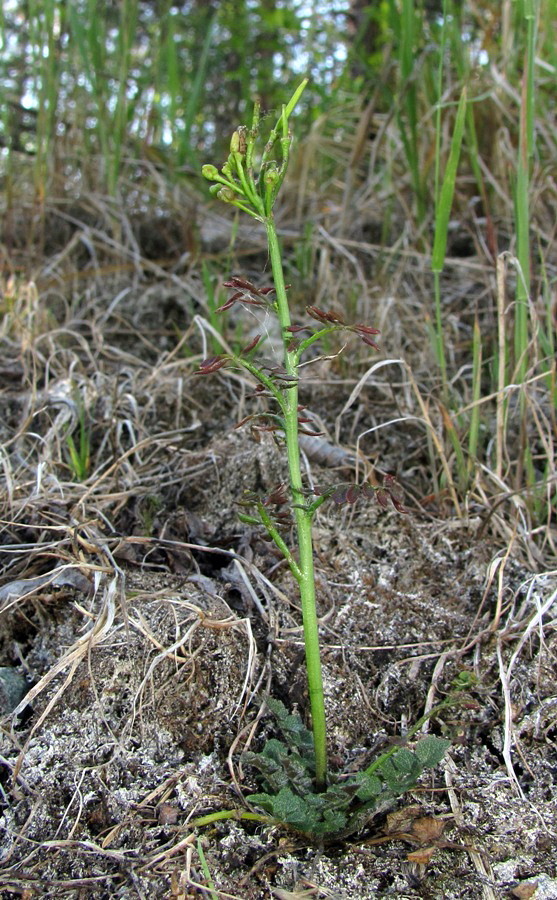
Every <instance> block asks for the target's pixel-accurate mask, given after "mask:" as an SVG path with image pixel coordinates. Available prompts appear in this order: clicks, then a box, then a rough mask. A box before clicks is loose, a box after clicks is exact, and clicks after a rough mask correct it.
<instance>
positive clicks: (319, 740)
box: [265, 212, 327, 789]
mask: <svg viewBox="0 0 557 900" xmlns="http://www.w3.org/2000/svg"><path fill="white" fill-rule="evenodd" d="M265 228H266V230H267V242H268V246H269V255H270V257H271V267H272V272H273V281H274V285H275V290H276V302H277V313H278V318H279V322H280V326H281V334H282V339H283V344H284V368H285V369H286V371H287V373H288V374H289V375H292V376H293V378H297V374H298V373H297V357H296V353H295V351H294V350H292V351H289V350H288V345H289V343H290V338H291V335H290V334H289V332H288V331H287V330H286V329H287V328H288V327H289V326H290V324H291V321H290V309H289V307H288V299H287V296H286V287H285V283H284V273H283V269H282V259H281V254H280V248H279V243H278V238H277V232H276V228H275V221H274V216H273V214H272V212H271V213H270V215H268V216H266V217H265ZM283 412H284V426H285V427H284V436H285V440H286V449H287V454H288V471H289V473H290V492H291V496H292V505H293V511H294V521H295V523H296V537H297V544H298V553H299V567H298V572H295V571H294V570H293V571H294V575H295V576H296V578H297V581H298V584H299V586H300V598H301V602H302V619H303V626H304V644H305V652H306V668H307V678H308V689H309V702H310V707H311V720H312V730H313V743H314V750H315V781H316V785H317V787H318V789H319V788H322V787H324V786H325V783H326V779H327V740H326V723H325V701H324V696H323V677H322V673H321V658H320V653H319V629H318V624H317V610H316V605H315V573H314V567H313V539H312V532H311V522H312V518H313V512H312V511H311V510H309V509H308V508H307V504H306V500H305V497H304V494H303V491H302V473H301V468H300V445H299V440H298V385H297V382H294V385H293V386H292V387H289V388H288V389H287V390H285V391H284V404H283Z"/></svg>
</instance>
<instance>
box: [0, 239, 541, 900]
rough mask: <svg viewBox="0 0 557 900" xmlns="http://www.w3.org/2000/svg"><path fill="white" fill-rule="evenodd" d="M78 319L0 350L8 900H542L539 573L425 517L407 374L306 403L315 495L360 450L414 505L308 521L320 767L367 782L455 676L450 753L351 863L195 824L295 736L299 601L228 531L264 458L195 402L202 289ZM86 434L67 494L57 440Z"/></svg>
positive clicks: (343, 848) (336, 380) (226, 418)
mask: <svg viewBox="0 0 557 900" xmlns="http://www.w3.org/2000/svg"><path fill="white" fill-rule="evenodd" d="M64 246H66V245H64ZM74 246H75V244H74ZM177 281H178V282H180V281H182V284H179V283H177ZM183 288H186V289H187V291H185V290H183ZM402 288H403V286H402V285H399V289H400V291H402ZM76 293H78V294H79V297H80V300H79V303H77V304H76V305H75V306H74V307H71V306H68V301H67V300H66V299H64V294H63V291H62V290H61V288H60V290H58V288H57V287H56V286H53V287H51V288H49V289H43V290H42V291H41V298H42V299H41V301H40V302H39V300H38V295H36V294H34V293H33V290H32V288H31V287H30V286H29V285H26V286H22V287H21V291H20V298H22V299H21V300H20V306H19V312H18V315H19V317H20V322H19V331H17V329H14V330H12V331H11V333H10V334H5V335H4V337H3V338H2V345H3V346H2V358H3V361H2V372H3V375H2V377H3V384H2V388H1V391H0V422H1V423H2V424H1V425H0V428H1V434H0V440H1V442H2V445H3V449H2V457H1V461H2V465H3V468H4V475H5V482H4V487H3V489H2V490H3V492H4V499H3V515H2V517H3V520H4V521H3V525H2V529H3V535H2V546H1V548H0V552H1V563H2V580H1V582H0V602H1V607H2V619H1V624H0V666H2V667H4V668H3V669H2V681H1V690H0V699H1V700H2V703H3V714H4V718H3V727H2V732H1V735H0V740H1V749H0V754H1V755H0V777H1V791H2V794H1V800H2V815H1V819H0V825H1V854H2V855H1V863H2V870H1V873H0V885H1V886H2V887H1V892H0V893H1V896H2V897H5V898H11V897H22V898H23V897H25V898H32V897H68V898H70V897H71V898H76V900H77V898H86V897H87V898H89V897H91V898H99V900H100V898H112V897H121V898H135V897H139V898H175V900H178V898H184V900H185V898H194V897H198V896H204V897H211V898H213V897H236V898H242V900H263V898H275V897H276V898H279V900H289V898H291V900H295V898H304V897H315V898H330V900H333V898H337V900H356V898H362V900H363V898H386V897H399V898H408V900H410V898H435V900H440V898H447V900H449V898H469V900H475V898H478V900H479V898H494V897H495V898H505V897H519V898H528V897H534V898H535V900H551V898H553V900H555V898H557V852H556V851H557V810H556V807H555V787H556V782H557V751H556V745H555V737H556V732H557V693H556V653H557V638H556V630H555V597H556V596H557V594H556V591H557V573H556V572H555V571H552V570H551V569H550V567H549V566H544V565H543V564H542V563H543V560H541V559H540V558H539V554H538V557H536V552H537V551H536V549H535V547H534V545H533V544H528V541H527V540H526V541H522V542H521V541H520V540H518V539H517V540H516V541H515V540H514V539H513V536H512V528H509V530H508V540H504V539H503V538H504V537H505V536H506V535H507V533H506V532H505V529H504V528H503V527H499V528H497V527H494V525H496V524H497V522H496V519H497V510H493V509H490V508H489V507H482V505H481V504H480V503H479V502H471V503H470V505H469V507H468V509H466V510H464V511H462V514H461V516H456V515H455V514H454V510H452V509H451V508H450V504H449V503H448V502H447V503H443V502H440V501H439V498H437V499H432V498H431V497H430V499H429V500H428V499H427V494H428V488H431V484H430V483H429V482H428V478H427V476H426V475H424V472H427V446H426V442H425V438H424V430H423V428H421V426H420V424H419V423H418V424H417V418H418V416H419V414H420V410H419V408H417V406H416V402H415V398H414V396H413V394H412V391H411V390H410V388H409V386H408V383H407V382H405V383H402V382H403V381H404V379H403V378H402V377H401V375H400V371H399V370H398V369H397V370H396V371H397V374H396V380H397V382H398V383H397V384H395V385H393V381H392V377H391V375H387V374H386V372H387V367H386V368H385V369H384V370H383V371H382V372H378V373H377V375H376V376H374V377H373V378H370V379H369V381H368V382H366V383H365V385H364V386H363V387H362V389H361V390H360V392H359V393H358V394H357V396H356V397H355V398H354V400H353V402H352V404H351V405H350V407H349V408H348V409H345V404H346V401H347V398H348V397H349V395H350V392H351V391H352V390H353V388H354V385H355V383H356V380H355V379H354V378H353V377H352V376H349V377H348V376H347V375H346V373H345V372H344V370H343V369H342V367H339V365H337V363H335V362H333V363H330V364H328V363H326V362H324V363H323V364H322V368H321V369H319V370H318V369H316V368H314V369H311V367H310V368H308V370H307V378H306V381H305V386H304V388H303V394H304V396H303V402H305V403H307V405H308V407H309V408H310V409H311V410H312V411H314V412H315V413H318V414H319V416H320V421H321V422H322V424H323V425H324V427H325V429H326V430H327V431H328V432H329V434H330V436H331V442H332V443H333V444H334V440H333V438H334V431H335V424H336V423H337V422H338V424H339V435H340V443H341V445H342V446H344V447H345V448H346V450H347V453H346V455H345V456H344V457H343V456H342V455H341V454H339V453H336V452H333V451H328V450H324V451H323V450H322V451H321V452H317V453H316V452H315V451H314V450H310V448H308V452H307V458H306V461H305V464H306V469H307V473H308V478H311V479H312V480H313V481H314V482H317V483H319V484H329V483H332V482H334V481H337V480H346V479H347V478H348V477H353V475H354V468H355V466H356V463H354V461H353V457H352V456H351V455H350V454H351V453H352V452H353V451H354V449H355V446H356V444H357V443H359V446H360V449H361V450H362V451H363V457H362V458H365V459H367V460H371V462H372V463H373V464H376V465H377V466H378V467H379V468H381V467H383V469H388V470H389V471H394V472H396V473H397V477H398V479H399V481H400V483H401V484H402V485H403V486H404V488H405V490H406V493H407V506H408V508H409V513H408V514H407V515H401V514H399V513H398V512H396V511H395V510H394V509H393V510H389V511H386V512H383V511H381V510H379V509H378V508H376V507H374V506H367V505H365V504H362V503H358V504H357V505H356V506H355V507H350V508H346V507H342V508H338V507H334V506H333V505H331V506H328V505H327V506H325V507H323V511H322V512H321V513H320V515H319V516H318V518H317V521H316V528H315V538H316V566H317V579H318V595H319V615H320V621H321V638H322V646H323V664H324V677H325V690H326V703H327V715H328V723H329V729H330V743H329V749H330V755H331V760H332V764H333V765H334V766H335V767H338V768H339V769H351V770H358V769H359V768H362V767H363V766H364V765H365V764H367V763H369V762H370V761H371V760H372V759H373V756H374V753H376V752H377V751H378V750H380V749H384V747H385V746H387V745H388V744H389V743H390V742H392V741H393V740H397V739H399V738H400V736H401V735H403V734H404V731H405V729H407V728H408V727H409V726H411V725H412V723H413V722H415V721H416V720H417V719H418V718H419V716H420V715H421V714H422V713H423V712H424V710H427V709H429V708H431V706H432V705H433V704H435V703H436V702H438V701H439V700H441V699H443V697H444V696H445V695H446V693H447V691H448V690H449V688H450V684H451V681H452V680H453V679H454V678H455V676H456V675H457V674H458V673H459V672H461V671H467V672H469V673H471V674H473V675H475V677H476V682H475V686H474V687H473V688H472V689H471V690H470V693H469V695H468V696H467V700H466V703H465V704H463V706H462V707H460V708H458V709H456V710H454V712H452V713H447V712H445V713H443V715H442V716H441V717H440V718H439V719H438V720H434V721H432V722H431V723H430V724H429V727H430V729H431V730H433V731H434V732H435V733H437V734H442V735H444V736H447V737H448V738H450V739H451V741H452V746H451V749H450V750H449V752H448V753H447V756H446V759H445V761H444V762H443V763H442V764H441V765H440V766H439V767H438V768H437V769H436V770H435V771H434V773H433V775H429V776H428V777H427V778H424V779H423V780H422V782H421V784H420V785H419V787H418V788H417V789H416V790H415V791H413V792H412V793H411V794H410V795H407V796H405V797H402V798H401V799H400V802H399V804H398V806H397V807H395V808H394V809H393V811H392V812H393V813H395V818H392V817H390V818H389V817H388V816H387V815H386V814H385V813H383V814H382V815H381V816H378V817H377V818H375V819H372V820H371V821H370V822H369V823H368V826H367V827H366V828H365V829H364V830H363V831H362V832H361V833H360V834H357V835H354V836H353V837H351V838H350V839H348V840H346V841H339V842H338V843H330V844H326V845H321V846H318V845H308V843H307V842H305V841H304V840H302V839H301V838H300V837H299V836H297V835H296V834H294V833H289V832H288V831H286V830H281V829H278V828H272V827H269V826H264V825H261V824H260V823H249V822H248V823H246V822H239V821H235V820H233V819H228V820H223V821H221V822H217V823H214V824H213V825H211V826H208V827H205V828H198V829H193V828H192V827H191V826H190V825H189V822H190V820H192V819H193V818H195V817H199V816H201V815H203V814H206V813H210V812H215V811H218V810H229V809H235V808H236V809H243V808H245V804H244V802H243V800H242V795H243V794H248V793H250V792H253V790H254V789H255V788H256V787H257V785H256V782H255V779H254V773H253V771H251V770H250V769H249V767H247V766H245V765H242V760H241V753H242V751H243V750H245V749H247V748H248V747H249V748H251V749H257V748H259V747H261V746H262V744H263V742H264V740H265V738H266V737H268V736H269V735H270V734H272V733H273V727H274V725H273V720H272V718H271V717H270V716H269V715H268V714H267V713H265V712H264V708H262V703H263V701H264V698H265V696H266V695H267V694H268V693H270V694H271V695H273V696H275V697H278V698H280V699H281V700H282V701H283V702H284V703H285V704H286V705H287V706H288V707H289V708H292V709H294V710H296V709H297V710H298V711H299V712H300V713H301V714H302V715H307V710H308V704H307V697H306V682H305V669H304V661H303V643H302V632H301V620H300V610H299V608H298V599H297V595H296V590H295V586H294V584H293V582H292V580H291V578H290V576H289V574H288V572H287V570H286V569H285V566H284V564H283V563H282V562H281V559H280V558H279V557H278V556H277V555H276V553H275V551H274V549H273V547H272V546H271V545H270V544H269V542H268V541H266V540H265V539H264V535H262V534H260V533H259V532H258V531H257V530H256V529H253V528H250V527H249V526H244V525H241V524H239V523H238V521H237V518H236V510H237V502H238V500H239V499H240V498H241V496H242V494H243V491H244V490H246V489H248V490H261V491H266V490H269V489H271V488H272V487H273V486H274V485H275V484H276V483H277V482H279V481H281V480H282V479H283V478H284V470H283V463H282V462H281V458H280V453H279V452H278V451H277V448H276V446H275V445H274V443H273V440H272V438H271V436H269V435H267V436H263V439H262V440H261V441H260V442H259V443H257V442H256V441H254V440H253V438H252V437H251V435H250V433H249V429H241V430H235V428H234V425H235V423H236V422H237V421H238V420H239V419H240V418H242V416H243V415H245V414H246V409H247V411H249V409H250V403H252V402H253V401H252V400H251V399H250V395H251V393H252V386H251V385H249V384H248V383H247V382H246V381H245V380H243V379H242V378H240V377H239V376H238V375H237V373H236V374H232V373H226V374H222V373H218V374H217V375H215V376H214V377H213V378H212V379H196V378H195V377H193V374H192V373H193V371H195V368H196V363H195V359H194V360H193V362H192V357H191V352H190V355H188V353H187V350H188V346H189V343H188V342H195V341H197V342H198V343H197V347H198V350H196V352H197V353H198V355H197V357H196V359H197V360H198V359H199V358H201V356H202V355H204V354H203V350H204V349H205V348H203V347H202V346H199V342H200V340H201V338H200V335H201V333H202V332H203V335H204V337H203V340H208V339H209V337H208V336H210V331H208V330H206V329H205V330H204V331H203V326H202V324H201V326H200V325H199V316H200V315H202V314H203V309H202V306H201V300H199V301H197V300H196V297H198V298H200V297H202V294H203V290H202V286H201V284H200V282H199V280H196V279H195V278H190V276H188V275H183V274H178V275H177V276H175V277H174V278H168V277H167V278H166V280H164V279H162V278H161V277H160V273H157V272H153V267H151V269H149V270H147V272H146V271H145V270H142V271H141V272H140V273H138V272H136V273H135V275H134V276H133V277H132V276H130V280H129V281H127V282H123V283H118V282H117V281H116V280H115V279H113V280H112V281H111V282H110V286H109V287H107V281H106V279H105V280H104V281H103V280H101V279H100V278H99V280H98V282H97V281H92V282H91V283H90V286H89V288H88V289H87V290H85V291H81V290H80V291H76ZM185 296H187V302H186V301H185V300H184V297H185ZM455 302H456V301H455ZM389 303H390V304H391V305H390V306H389V308H390V309H391V311H392V309H393V307H392V301H389ZM411 315H412V312H411V310H410V313H409V317H410V318H411ZM196 316H198V319H197V320H196V318H195V317H196ZM401 323H402V324H401ZM373 324H375V323H373ZM379 324H380V325H381V327H382V328H383V330H384V335H383V337H382V342H384V343H385V345H386V346H389V353H391V352H392V350H391V348H392V347H393V346H394V352H393V356H394V355H395V354H396V353H398V351H400V354H401V355H402V354H404V353H405V346H406V355H408V353H410V352H411V351H412V342H413V341H414V340H415V336H414V335H412V333H411V331H410V330H407V331H406V332H405V331H404V327H405V326H404V321H403V319H402V318H401V317H397V316H395V315H394V314H392V315H390V316H389V317H388V320H387V322H381V323H379ZM16 332H17V334H16ZM405 334H406V337H405ZM177 335H178V337H177ZM409 335H410V336H409ZM181 337H183V338H184V339H183V340H182V341H181V343H180V344H178V341H179V339H180V338H181ZM205 355H207V354H205ZM371 362H373V361H370V362H369V363H368V365H371ZM394 370H395V367H394V366H393V367H391V369H389V370H388V371H389V373H390V372H391V371H394ZM364 371H365V367H364V368H362V372H364ZM389 378H391V380H390V381H389ZM83 409H85V410H86V414H87V415H86V425H87V429H88V436H89V440H90V445H91V464H90V469H89V474H88V475H87V478H86V479H85V480H84V481H82V482H81V483H80V482H78V481H77V480H76V479H75V478H72V475H71V472H70V468H69V464H68V457H67V434H68V429H69V430H70V431H71V432H72V433H73V434H74V435H75V436H76V439H77V436H78V431H79V429H78V425H79V417H80V415H81V413H82V410H83ZM343 410H344V412H343ZM341 414H342V415H341ZM412 416H413V417H414V418H412ZM339 417H340V418H339ZM400 417H403V418H404V417H406V421H405V422H402V424H399V425H397V426H396V427H392V428H385V429H382V428H381V429H379V430H378V431H376V432H373V433H372V434H371V435H370V436H368V437H367V438H366V439H365V440H362V441H360V442H358V441H357V440H356V439H357V436H358V435H359V434H360V433H362V432H363V431H364V430H366V429H369V428H371V427H373V426H374V425H382V424H384V423H387V422H389V421H391V420H395V419H399V418H400ZM366 441H367V443H366ZM330 463H333V465H330ZM361 464H362V460H360V463H359V465H361ZM339 467H340V469H339ZM350 469H351V472H350ZM424 498H425V499H424ZM499 524H500V523H499ZM18 679H19V681H18ZM24 691H27V693H26V695H25V696H23V693H24ZM14 710H15V711H14ZM397 816H398V818H397ZM416 822H418V823H420V824H419V825H418V826H417V825H416ZM200 850H201V855H200ZM203 854H204V858H205V863H206V869H208V872H209V873H210V878H211V879H212V887H210V886H208V884H207V871H206V870H205V871H204V866H203V864H202V863H203Z"/></svg>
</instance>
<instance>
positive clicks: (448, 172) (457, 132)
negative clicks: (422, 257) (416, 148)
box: [431, 87, 467, 272]
mask: <svg viewBox="0 0 557 900" xmlns="http://www.w3.org/2000/svg"><path fill="white" fill-rule="evenodd" d="M466 97H467V92H466V87H464V88H463V89H462V94H461V95H460V100H459V103H458V110H457V113H456V120H455V127H454V131H453V137H452V140H451V149H450V151H449V158H448V160H447V168H446V169H445V177H444V178H443V184H442V186H441V193H440V195H439V204H438V208H437V210H436V214H435V239H434V243H433V254H432V259H431V268H432V270H433V271H434V272H441V271H442V270H443V265H444V263H445V254H446V251H447V232H448V228H449V218H450V215H451V209H452V205H453V196H454V189H455V184H456V173H457V169H458V161H459V158H460V148H461V145H462V135H463V133H464V123H465V121H466Z"/></svg>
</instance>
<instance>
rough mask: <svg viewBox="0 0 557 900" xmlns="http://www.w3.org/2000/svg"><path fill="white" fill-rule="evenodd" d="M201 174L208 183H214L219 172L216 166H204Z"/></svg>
mask: <svg viewBox="0 0 557 900" xmlns="http://www.w3.org/2000/svg"><path fill="white" fill-rule="evenodd" d="M201 174H202V175H203V178H208V179H209V181H214V179H215V178H218V177H219V170H218V169H217V167H216V166H211V165H206V166H203V168H202V169H201Z"/></svg>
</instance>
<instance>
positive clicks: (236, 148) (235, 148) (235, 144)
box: [230, 131, 240, 153]
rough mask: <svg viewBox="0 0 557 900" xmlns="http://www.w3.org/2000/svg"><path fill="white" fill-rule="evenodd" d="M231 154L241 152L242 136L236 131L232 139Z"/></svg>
mask: <svg viewBox="0 0 557 900" xmlns="http://www.w3.org/2000/svg"><path fill="white" fill-rule="evenodd" d="M230 152H231V153H239V152H240V134H239V132H238V131H235V132H234V134H233V135H232V137H231V138H230Z"/></svg>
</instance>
